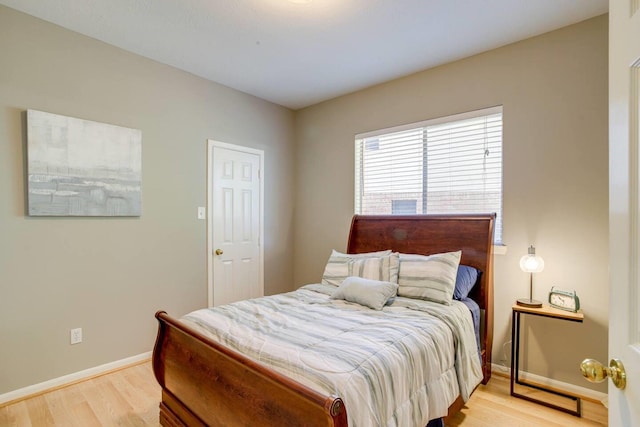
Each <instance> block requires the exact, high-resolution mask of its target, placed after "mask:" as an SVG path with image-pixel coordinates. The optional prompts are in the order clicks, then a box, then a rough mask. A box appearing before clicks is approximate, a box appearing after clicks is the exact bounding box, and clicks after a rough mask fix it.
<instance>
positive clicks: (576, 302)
mask: <svg viewBox="0 0 640 427" xmlns="http://www.w3.org/2000/svg"><path fill="white" fill-rule="evenodd" d="M549 305H550V306H551V307H555V308H559V309H561V310H567V311H572V312H574V313H575V312H576V311H578V310H580V298H578V295H576V291H564V290H562V289H558V288H556V287H555V286H552V287H551V291H550V292H549Z"/></svg>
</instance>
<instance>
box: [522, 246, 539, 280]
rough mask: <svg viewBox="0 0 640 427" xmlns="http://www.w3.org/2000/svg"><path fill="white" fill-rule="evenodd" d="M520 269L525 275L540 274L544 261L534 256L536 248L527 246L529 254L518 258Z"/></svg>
mask: <svg viewBox="0 0 640 427" xmlns="http://www.w3.org/2000/svg"><path fill="white" fill-rule="evenodd" d="M520 268H521V269H522V271H526V272H527V273H540V272H541V271H542V270H544V260H543V259H542V258H541V257H539V256H536V248H534V247H533V245H531V246H529V253H528V254H527V255H525V256H523V257H522V258H520Z"/></svg>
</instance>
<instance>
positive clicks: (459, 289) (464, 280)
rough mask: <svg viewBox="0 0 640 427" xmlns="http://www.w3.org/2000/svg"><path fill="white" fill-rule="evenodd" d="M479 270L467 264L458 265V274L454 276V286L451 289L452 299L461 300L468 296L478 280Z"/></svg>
mask: <svg viewBox="0 0 640 427" xmlns="http://www.w3.org/2000/svg"><path fill="white" fill-rule="evenodd" d="M479 273H480V272H479V271H478V270H477V269H475V268H473V267H470V266H468V265H460V266H459V267H458V275H457V276H456V287H455V289H454V290H453V299H457V300H463V299H465V298H466V297H467V296H469V292H471V289H473V287H474V286H475V284H476V282H477V281H478V275H479Z"/></svg>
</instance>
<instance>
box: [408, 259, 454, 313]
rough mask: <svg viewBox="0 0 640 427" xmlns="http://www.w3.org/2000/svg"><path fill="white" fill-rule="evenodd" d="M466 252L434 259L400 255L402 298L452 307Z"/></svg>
mask: <svg viewBox="0 0 640 427" xmlns="http://www.w3.org/2000/svg"><path fill="white" fill-rule="evenodd" d="M461 255H462V251H456V252H447V253H442V254H434V255H428V256H425V255H413V254H400V271H399V274H398V284H399V285H400V287H399V288H398V295H399V296H402V297H408V298H418V299H424V300H429V301H434V302H438V303H441V304H447V305H450V304H451V301H452V300H453V290H454V288H455V284H456V275H457V272H458V265H459V264H460V257H461Z"/></svg>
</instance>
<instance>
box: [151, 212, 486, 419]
mask: <svg viewBox="0 0 640 427" xmlns="http://www.w3.org/2000/svg"><path fill="white" fill-rule="evenodd" d="M494 222H495V214H490V215H407V216H399V215H384V216H383V215H379V216H378V215H376V216H360V215H356V216H354V217H353V220H352V223H351V231H350V234H349V240H348V246H347V252H348V253H362V252H373V251H378V250H386V249H392V250H393V251H397V252H402V253H417V254H425V255H428V254H434V253H442V252H451V251H457V250H462V259H461V264H464V265H469V266H472V267H475V268H477V269H478V270H480V271H481V272H482V274H481V275H480V278H479V283H477V284H476V286H475V288H474V289H473V291H472V292H471V294H470V295H469V296H470V297H471V298H472V299H473V300H475V301H476V302H477V303H478V305H479V306H480V308H481V322H480V325H481V328H480V332H481V336H480V340H481V354H482V370H483V374H484V378H483V381H482V383H483V384H486V383H487V382H488V381H489V379H490V377H491V346H492V343H493V230H494ZM156 318H157V319H158V322H159V329H158V336H157V339H156V343H155V347H154V350H153V371H154V374H155V376H156V379H157V380H158V382H159V383H160V385H161V387H162V402H161V403H160V423H161V424H162V425H163V426H166V427H170V426H171V427H174V426H176V427H177V426H190V427H191V426H256V425H260V426H284V425H286V426H333V427H346V426H347V412H346V411H347V410H348V408H345V405H344V403H343V401H342V399H340V397H339V396H327V395H322V394H320V393H318V392H316V391H314V390H312V389H310V388H309V387H306V386H304V385H302V384H300V383H299V382H297V381H294V380H292V379H290V378H287V377H285V376H283V375H281V374H280V373H278V372H276V371H274V370H272V369H270V368H268V367H266V366H264V365H262V364H260V363H258V362H254V361H253V360H251V359H249V358H247V357H245V356H244V355H242V354H240V353H238V352H236V351H234V350H232V349H229V348H227V347H225V346H223V345H222V344H219V343H217V342H215V341H213V340H211V339H209V338H207V337H205V336H204V335H202V334H201V333H199V332H198V331H196V330H194V329H192V328H189V327H188V326H185V325H184V324H182V323H181V322H179V321H178V320H177V319H174V318H172V317H170V316H169V315H167V313H165V312H163V311H159V312H157V313H156ZM462 405H463V404H462V399H461V398H460V397H458V399H457V400H456V402H454V403H453V404H452V405H451V406H450V408H449V415H452V414H453V413H455V412H457V411H458V410H459V409H460V408H461V407H462Z"/></svg>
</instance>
